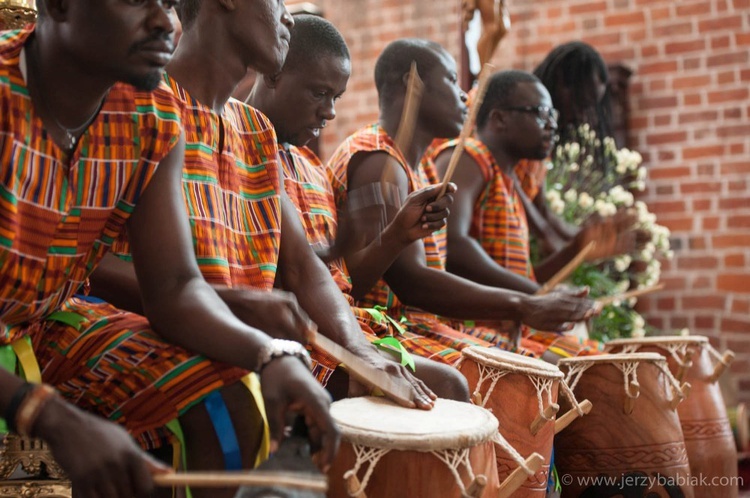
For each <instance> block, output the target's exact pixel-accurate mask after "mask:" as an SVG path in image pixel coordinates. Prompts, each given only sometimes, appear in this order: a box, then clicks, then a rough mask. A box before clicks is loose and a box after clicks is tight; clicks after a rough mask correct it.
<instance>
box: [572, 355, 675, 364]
mask: <svg viewBox="0 0 750 498" xmlns="http://www.w3.org/2000/svg"><path fill="white" fill-rule="evenodd" d="M622 361H638V362H641V361H649V362H660V361H663V362H666V360H665V359H664V357H663V356H662V355H660V354H659V353H620V354H602V355H596V356H582V357H578V358H563V359H561V360H560V362H559V363H558V365H559V366H560V367H563V366H568V367H571V366H573V365H580V364H589V363H590V364H594V365H602V364H607V363H616V362H622Z"/></svg>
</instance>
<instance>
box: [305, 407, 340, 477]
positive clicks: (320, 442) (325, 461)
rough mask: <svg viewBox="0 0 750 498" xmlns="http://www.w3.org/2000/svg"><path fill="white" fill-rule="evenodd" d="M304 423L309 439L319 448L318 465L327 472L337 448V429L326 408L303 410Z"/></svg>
mask: <svg viewBox="0 0 750 498" xmlns="http://www.w3.org/2000/svg"><path fill="white" fill-rule="evenodd" d="M319 408H323V407H319ZM305 423H306V424H307V428H308V432H309V434H310V440H311V441H312V442H313V443H314V445H315V446H317V447H319V448H320V456H319V457H318V465H319V466H320V468H321V470H322V471H323V472H328V468H329V467H330V466H331V463H333V459H334V457H335V456H336V452H337V451H338V448H339V442H340V437H341V436H340V434H339V430H338V428H337V427H336V424H335V423H334V422H333V419H332V418H331V416H330V414H329V412H328V411H327V410H321V409H315V410H309V409H307V410H305Z"/></svg>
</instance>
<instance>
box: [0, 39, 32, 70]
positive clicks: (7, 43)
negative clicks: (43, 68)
mask: <svg viewBox="0 0 750 498" xmlns="http://www.w3.org/2000/svg"><path fill="white" fill-rule="evenodd" d="M31 33H32V31H31V30H23V29H16V30H12V31H0V71H3V72H6V71H7V70H8V69H9V68H12V67H14V66H18V65H19V62H20V55H21V49H22V48H23V45H24V43H26V40H27V39H28V37H29V36H30V35H31Z"/></svg>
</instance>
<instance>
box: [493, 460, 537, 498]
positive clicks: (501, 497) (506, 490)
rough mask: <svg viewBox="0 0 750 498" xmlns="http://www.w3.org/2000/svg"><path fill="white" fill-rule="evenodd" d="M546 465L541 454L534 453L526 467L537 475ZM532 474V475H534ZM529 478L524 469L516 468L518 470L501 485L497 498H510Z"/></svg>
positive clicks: (527, 461)
mask: <svg viewBox="0 0 750 498" xmlns="http://www.w3.org/2000/svg"><path fill="white" fill-rule="evenodd" d="M542 465H544V457H543V456H542V455H540V454H539V453H532V454H531V456H530V457H529V458H527V459H526V466H527V467H528V468H529V469H530V470H531V471H533V472H534V474H536V473H537V472H539V470H540V469H541V468H542ZM534 474H531V475H534ZM528 478H529V476H528V475H526V472H525V471H524V470H523V467H516V469H515V470H514V471H513V472H511V473H510V475H509V476H508V477H507V478H506V479H505V480H504V481H503V482H502V484H500V488H498V490H497V498H508V497H509V496H510V495H512V494H513V493H515V491H516V490H517V489H518V488H520V487H521V485H522V484H523V483H524V482H526V479H528Z"/></svg>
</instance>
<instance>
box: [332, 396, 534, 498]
mask: <svg viewBox="0 0 750 498" xmlns="http://www.w3.org/2000/svg"><path fill="white" fill-rule="evenodd" d="M331 415H332V416H333V418H334V420H335V421H336V423H337V424H338V426H339V429H340V430H341V435H342V444H341V449H340V450H339V453H338V455H337V457H336V460H335V461H334V464H333V465H332V467H331V469H330V471H329V491H328V497H329V498H347V497H360V498H365V497H369V498H395V497H409V498H435V497H440V498H463V497H474V498H476V497H480V496H481V497H485V498H489V497H493V498H495V497H497V496H499V490H501V489H502V488H501V487H500V485H499V484H498V478H497V472H496V469H495V448H494V444H495V442H496V441H495V440H496V439H497V438H496V436H497V420H496V419H495V417H494V416H493V415H492V414H491V413H490V412H489V411H487V410H485V409H483V408H480V407H477V406H473V405H471V404H469V403H460V402H457V401H450V400H444V399H438V400H437V401H436V403H435V407H434V408H433V409H432V410H429V411H424V410H415V409H409V408H403V407H400V406H397V405H395V404H394V403H392V402H390V401H388V400H386V399H384V398H372V397H370V398H351V399H345V400H341V401H337V402H335V403H333V404H332V405H331ZM521 463H524V462H523V460H521ZM532 473H533V472H532ZM511 491H512V490H511ZM502 496H507V495H502Z"/></svg>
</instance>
